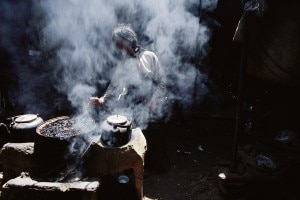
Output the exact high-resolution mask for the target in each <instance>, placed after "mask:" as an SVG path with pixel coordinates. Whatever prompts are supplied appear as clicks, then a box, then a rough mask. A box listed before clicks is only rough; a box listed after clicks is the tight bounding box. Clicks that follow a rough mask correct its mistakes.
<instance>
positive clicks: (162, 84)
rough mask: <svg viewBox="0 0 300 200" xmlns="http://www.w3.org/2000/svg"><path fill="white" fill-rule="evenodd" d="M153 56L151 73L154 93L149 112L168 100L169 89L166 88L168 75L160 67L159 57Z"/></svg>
mask: <svg viewBox="0 0 300 200" xmlns="http://www.w3.org/2000/svg"><path fill="white" fill-rule="evenodd" d="M150 55H151V62H149V63H151V64H150V65H151V66H150V67H151V71H152V76H153V77H152V79H153V84H154V88H155V89H154V93H153V95H152V98H151V100H150V102H149V104H148V107H149V110H150V111H153V110H154V109H155V107H156V105H157V104H158V103H161V102H162V101H164V100H165V99H166V96H167V87H166V82H167V81H166V75H165V71H164V69H163V68H162V66H161V65H160V63H159V61H158V58H157V56H156V55H155V54H154V53H152V54H150Z"/></svg>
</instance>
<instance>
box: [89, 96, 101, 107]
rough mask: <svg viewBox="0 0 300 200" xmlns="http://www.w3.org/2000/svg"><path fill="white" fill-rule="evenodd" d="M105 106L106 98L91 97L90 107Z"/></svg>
mask: <svg viewBox="0 0 300 200" xmlns="http://www.w3.org/2000/svg"><path fill="white" fill-rule="evenodd" d="M103 104H104V97H100V98H98V97H91V98H90V102H89V105H92V106H95V107H98V106H102V105H103Z"/></svg>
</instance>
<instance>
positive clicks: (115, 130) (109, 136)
mask: <svg viewBox="0 0 300 200" xmlns="http://www.w3.org/2000/svg"><path fill="white" fill-rule="evenodd" d="M101 130H102V132H101V142H102V144H103V145H105V146H108V147H120V146H123V145H125V144H127V143H128V141H129V140H130V136H131V130H132V127H131V119H129V118H127V117H125V116H123V115H111V116H109V117H107V118H106V120H105V121H104V122H103V123H102V124H101Z"/></svg>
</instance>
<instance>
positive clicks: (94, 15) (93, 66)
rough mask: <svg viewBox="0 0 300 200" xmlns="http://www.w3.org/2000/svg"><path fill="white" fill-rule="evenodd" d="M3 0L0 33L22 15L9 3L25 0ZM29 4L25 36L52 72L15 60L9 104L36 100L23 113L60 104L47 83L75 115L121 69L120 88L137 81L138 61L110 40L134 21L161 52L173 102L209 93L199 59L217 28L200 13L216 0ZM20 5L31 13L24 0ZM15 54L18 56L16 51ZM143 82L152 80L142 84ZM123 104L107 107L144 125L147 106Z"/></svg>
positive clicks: (147, 45) (141, 36) (142, 38)
mask: <svg viewBox="0 0 300 200" xmlns="http://www.w3.org/2000/svg"><path fill="white" fill-rule="evenodd" d="M2 4H3V6H4V7H2V8H1V9H2V10H3V12H2V13H3V14H2V15H3V16H4V17H5V19H6V22H7V23H6V24H5V23H4V25H3V27H2V28H1V31H2V33H4V30H5V33H7V31H8V30H7V29H9V28H12V27H10V26H9V20H10V15H13V14H18V13H13V12H12V11H7V10H5V9H6V8H7V9H15V8H16V7H21V6H22V4H21V3H9V2H6V3H2ZM23 4H24V3H23ZM31 4H32V13H31V14H30V19H31V21H30V22H29V25H30V26H31V27H35V30H36V32H37V33H28V35H30V36H31V37H38V39H39V40H38V44H37V45H35V49H34V48H33V47H32V46H31V47H28V50H31V51H30V52H31V56H39V54H42V55H43V56H44V58H46V60H47V65H46V64H45V67H46V66H47V69H46V71H47V70H48V71H50V72H51V73H46V74H45V75H44V76H39V75H34V73H36V72H35V71H36V70H35V69H32V68H28V67H24V65H23V64H21V61H19V62H16V63H14V64H12V66H13V67H14V68H15V71H14V72H16V74H17V76H16V77H17V78H18V80H19V81H18V83H17V85H14V86H13V87H15V88H12V91H11V94H10V97H11V102H12V103H13V104H21V103H24V104H28V102H30V105H31V106H25V108H24V112H37V113H44V114H48V113H51V112H52V111H51V109H53V108H56V107H59V106H57V105H56V104H59V102H61V101H62V100H61V99H60V98H57V99H55V98H54V97H52V96H51V95H52V94H48V93H49V89H47V87H48V86H49V87H54V88H55V91H57V93H58V94H59V95H64V97H65V98H67V99H68V102H69V103H70V105H71V106H72V108H73V109H74V111H75V113H76V114H77V115H80V114H83V113H85V112H86V110H87V106H88V102H89V98H90V97H92V96H98V97H100V96H102V95H103V94H104V92H105V90H106V88H107V86H108V85H109V83H110V80H111V79H112V78H113V76H117V75H116V74H120V76H119V77H117V79H118V80H119V82H118V83H119V84H120V85H119V87H120V88H122V84H124V83H125V84H126V83H127V82H130V81H133V79H135V70H134V67H132V66H131V65H134V63H132V62H124V61H123V60H122V59H121V58H120V56H119V54H118V51H117V49H116V47H115V45H114V44H113V42H112V31H113V29H114V27H116V26H117V25H118V24H120V23H125V24H131V26H132V28H133V29H134V30H135V31H136V33H137V36H138V41H139V45H140V46H141V47H142V48H144V49H147V50H150V51H153V52H154V53H155V54H156V55H157V57H158V60H159V62H160V66H161V68H163V70H164V73H165V74H166V77H167V79H166V80H167V81H166V84H167V95H166V96H167V98H168V100H169V101H170V102H176V104H177V105H179V106H180V107H181V108H182V109H189V108H190V107H191V105H193V104H195V103H199V102H201V100H202V99H203V97H204V96H205V95H206V94H207V93H208V92H209V89H208V87H207V81H208V80H207V75H206V74H205V73H203V72H202V70H201V61H202V60H203V59H205V57H206V56H207V54H208V53H209V50H210V49H209V45H208V43H209V40H210V37H211V34H212V31H211V29H210V27H209V26H208V25H207V23H205V18H203V19H201V20H200V19H199V15H200V14H201V12H210V11H213V10H214V9H215V7H216V5H217V0H202V1H201V0H200V1H199V0H160V1H153V0H143V1H140V0H123V1H119V0H84V1H83V0H43V1H31ZM4 11H5V12H4ZM23 11H24V12H28V11H26V7H25V6H24V9H23ZM19 15H20V14H19ZM24 27H25V25H24ZM3 35H4V34H3ZM6 35H7V34H6ZM5 37H6V38H4V39H6V40H7V41H5V42H4V41H3V38H2V41H1V45H2V46H3V45H8V46H13V45H14V44H12V43H11V42H9V40H10V39H11V38H9V36H5ZM33 40H34V39H33ZM33 46H34V45H33ZM30 48H32V49H30ZM10 53H12V54H14V55H18V54H16V53H15V50H14V49H12V50H10ZM19 53H20V52H19ZM195 60H196V62H197V63H196V64H197V67H195ZM199 63H200V64H199ZM40 68H42V66H41V67H40ZM124 69H126V70H124ZM120 70H121V73H118V72H119V71H120ZM37 74H38V73H37ZM49 77H51V78H49ZM114 78H116V77H114ZM49 79H50V80H51V81H48V80H49ZM45 81H46V83H45ZM141 84H142V83H141ZM37 85H40V86H39V87H37ZM143 87H147V86H146V85H145V86H143V85H141V88H143ZM37 88H38V89H37ZM50 91H51V90H50ZM59 95H58V96H59ZM147 95H152V94H147ZM47 98H50V99H51V101H53V105H52V107H51V105H50V106H49V105H48V106H46V105H45V104H43V103H42V101H43V100H45V99H47ZM61 98H62V97H61ZM127 99H130V98H127ZM48 100H49V99H48ZM32 105H34V106H32ZM126 105H127V106H126V108H124V107H123V108H120V106H119V107H118V106H117V105H116V106H109V108H108V109H106V112H107V114H116V113H125V114H127V115H130V116H134V117H135V119H136V125H138V126H140V127H142V128H145V127H146V126H147V111H145V108H144V107H142V106H140V107H139V106H135V105H134V104H131V102H127V104H126ZM55 106H56V107H55ZM61 106H63V105H61ZM33 107H34V108H33ZM120 109H121V110H120ZM171 111H172V109H171V106H170V108H169V109H167V110H166V109H162V112H166V113H167V114H166V115H168V116H170V115H171Z"/></svg>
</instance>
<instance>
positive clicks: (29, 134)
mask: <svg viewBox="0 0 300 200" xmlns="http://www.w3.org/2000/svg"><path fill="white" fill-rule="evenodd" d="M9 120H11V123H10V124H9V128H10V131H11V140H12V141H13V142H33V141H34V137H35V129H36V127H37V126H38V125H40V124H41V123H42V122H43V121H44V120H43V119H42V118H41V117H40V116H39V115H38V114H25V115H18V116H15V117H11V118H9Z"/></svg>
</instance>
